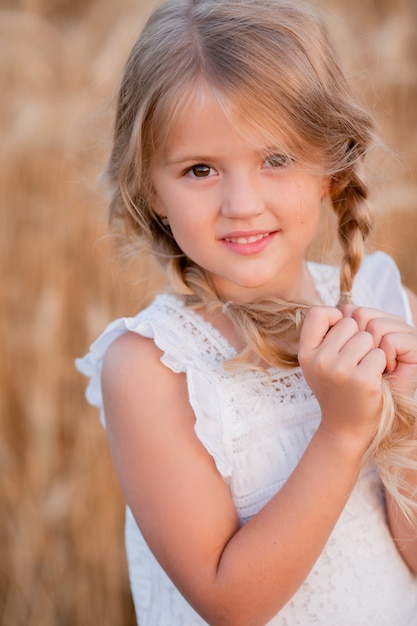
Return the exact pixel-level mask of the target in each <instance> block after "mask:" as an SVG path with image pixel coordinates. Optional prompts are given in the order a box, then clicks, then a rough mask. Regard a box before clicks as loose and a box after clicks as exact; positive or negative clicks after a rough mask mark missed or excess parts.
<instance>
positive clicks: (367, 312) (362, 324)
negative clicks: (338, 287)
mask: <svg viewBox="0 0 417 626" xmlns="http://www.w3.org/2000/svg"><path fill="white" fill-rule="evenodd" d="M350 316H351V317H353V319H354V320H356V322H357V324H358V326H359V328H360V330H368V326H369V325H370V324H372V323H374V322H375V321H376V320H385V323H386V324H387V325H388V326H389V324H394V323H399V324H405V322H404V320H403V319H402V318H401V317H399V316H398V315H392V314H391V313H386V312H385V311H379V310H378V309H373V308H370V307H363V306H357V307H354V308H353V310H352V311H351V312H350Z"/></svg>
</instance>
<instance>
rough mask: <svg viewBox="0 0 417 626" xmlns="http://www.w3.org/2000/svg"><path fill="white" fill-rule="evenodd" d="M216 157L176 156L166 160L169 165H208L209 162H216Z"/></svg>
mask: <svg viewBox="0 0 417 626" xmlns="http://www.w3.org/2000/svg"><path fill="white" fill-rule="evenodd" d="M214 160H215V157H213V156H209V155H205V156H203V155H201V154H198V155H196V154H174V155H172V156H169V157H168V158H166V159H164V161H165V163H166V164H167V165H181V164H182V163H189V162H191V163H206V162H207V161H211V162H212V161H214Z"/></svg>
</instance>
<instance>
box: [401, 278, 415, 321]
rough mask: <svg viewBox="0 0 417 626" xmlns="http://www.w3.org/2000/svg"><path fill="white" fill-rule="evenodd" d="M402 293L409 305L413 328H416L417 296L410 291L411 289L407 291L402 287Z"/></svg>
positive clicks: (406, 288)
mask: <svg viewBox="0 0 417 626" xmlns="http://www.w3.org/2000/svg"><path fill="white" fill-rule="evenodd" d="M404 291H405V293H406V294H407V297H408V301H409V303H410V309H411V315H412V317H413V322H414V326H417V295H416V294H415V293H414V292H413V291H411V289H408V287H404Z"/></svg>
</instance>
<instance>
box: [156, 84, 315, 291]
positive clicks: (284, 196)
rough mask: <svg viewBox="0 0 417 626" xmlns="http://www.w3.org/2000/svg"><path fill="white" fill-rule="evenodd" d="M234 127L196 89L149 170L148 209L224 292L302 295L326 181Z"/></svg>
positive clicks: (208, 96) (211, 99) (207, 92)
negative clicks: (165, 222)
mask: <svg viewBox="0 0 417 626" xmlns="http://www.w3.org/2000/svg"><path fill="white" fill-rule="evenodd" d="M242 124H243V122H242V121H240V120H238V119H236V120H232V121H230V120H229V119H228V117H227V116H226V115H225V113H224V111H223V110H222V108H221V106H220V105H219V103H218V101H217V100H216V98H215V96H214V95H213V94H212V93H211V91H210V90H209V89H208V88H204V87H203V86H201V87H200V89H199V92H198V93H196V94H195V96H194V97H193V98H192V99H191V100H190V101H189V103H188V105H187V106H186V107H185V108H184V109H183V110H182V111H181V113H180V114H179V116H178V118H177V119H176V122H175V124H174V126H173V128H172V131H171V132H170V135H169V137H168V142H167V145H166V147H165V149H164V151H163V153H162V154H161V155H159V157H158V158H157V160H156V162H155V163H154V165H153V167H152V170H151V183H152V188H153V195H152V200H151V203H152V206H153V209H154V211H155V212H156V213H157V214H158V215H160V216H161V217H167V218H168V221H169V225H170V228H171V231H172V234H173V236H174V238H175V240H176V241H177V243H178V245H179V247H180V248H181V249H182V251H183V252H184V253H185V254H186V255H187V256H188V257H189V258H190V259H192V260H193V261H194V262H195V263H196V264H198V265H199V266H200V267H202V268H204V269H205V270H206V271H207V273H208V274H209V275H210V277H211V280H212V282H213V283H214V285H215V287H216V289H217V292H218V293H219V295H220V296H221V297H223V298H224V299H226V300H231V301H234V302H248V301H250V300H252V299H254V298H257V297H268V296H269V297H271V296H275V297H280V298H283V299H286V300H290V299H295V300H306V295H307V299H308V294H306V292H307V291H308V289H310V290H311V286H309V280H310V283H311V278H310V279H309V277H308V275H307V274H308V272H307V271H306V266H305V260H304V259H305V253H306V249H307V247H308V245H309V244H310V242H311V240H312V238H313V236H314V233H315V231H316V229H317V225H318V220H319V216H320V207H321V200H322V198H323V196H324V195H325V194H326V191H327V179H326V178H324V177H322V176H320V175H314V174H312V173H311V172H310V173H309V172H307V171H306V170H305V169H304V168H303V167H302V166H301V165H299V164H297V163H296V162H294V161H293V160H291V159H289V158H287V157H285V156H283V155H282V154H280V153H279V151H278V150H277V149H274V147H273V146H272V147H271V146H269V147H265V149H261V148H260V147H259V146H255V144H254V143H251V142H249V141H248V140H245V133H244V126H242ZM237 129H239V130H237Z"/></svg>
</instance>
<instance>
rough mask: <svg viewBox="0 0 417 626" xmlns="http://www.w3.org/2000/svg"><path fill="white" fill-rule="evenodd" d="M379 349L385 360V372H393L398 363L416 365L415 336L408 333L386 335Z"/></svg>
mask: <svg viewBox="0 0 417 626" xmlns="http://www.w3.org/2000/svg"><path fill="white" fill-rule="evenodd" d="M380 347H381V349H382V350H384V352H385V354H386V358H387V371H388V372H393V371H395V369H396V367H397V365H398V363H402V364H407V365H417V335H416V334H415V333H408V332H392V333H387V334H386V335H384V337H383V338H382V341H381V344H380Z"/></svg>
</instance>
